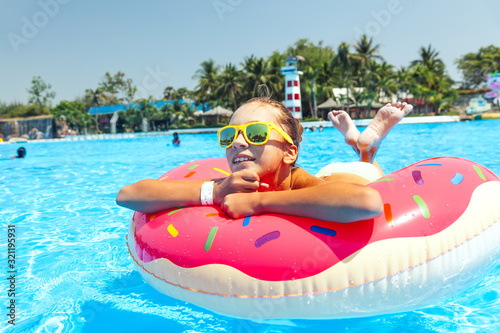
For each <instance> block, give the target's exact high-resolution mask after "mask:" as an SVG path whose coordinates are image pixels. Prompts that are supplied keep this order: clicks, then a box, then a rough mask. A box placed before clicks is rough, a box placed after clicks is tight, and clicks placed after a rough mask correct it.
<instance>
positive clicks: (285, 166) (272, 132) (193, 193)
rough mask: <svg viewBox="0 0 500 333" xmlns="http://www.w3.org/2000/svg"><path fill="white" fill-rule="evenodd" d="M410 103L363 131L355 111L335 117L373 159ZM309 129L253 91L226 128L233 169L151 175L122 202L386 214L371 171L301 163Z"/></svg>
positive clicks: (338, 217) (349, 216)
mask: <svg viewBox="0 0 500 333" xmlns="http://www.w3.org/2000/svg"><path fill="white" fill-rule="evenodd" d="M410 110H411V106H407V105H406V103H403V104H401V103H393V104H388V105H386V106H385V107H384V108H382V109H381V110H379V112H378V114H377V116H376V117H375V119H374V120H373V121H372V123H371V124H370V126H369V127H368V128H367V129H366V130H365V131H364V132H363V133H362V134H360V133H359V131H357V129H356V126H355V125H354V123H353V122H352V120H351V119H350V118H349V116H348V115H347V113H345V112H343V111H332V112H331V113H330V114H329V117H330V119H331V120H332V122H333V124H334V126H335V127H336V128H337V129H339V130H340V131H341V132H342V133H343V134H344V136H345V138H346V142H347V143H348V144H350V145H351V146H353V148H355V150H356V151H357V152H358V154H359V156H360V158H361V160H362V161H367V162H372V161H373V157H374V155H375V153H376V151H377V149H378V146H379V145H380V142H381V141H382V139H383V138H384V137H385V135H387V133H388V132H389V130H390V128H391V127H392V126H394V125H395V124H396V123H397V122H398V121H399V120H401V118H402V117H403V116H404V115H405V114H406V113H407V112H409V111H410ZM302 131H303V128H302V126H301V125H300V123H299V122H298V121H297V120H296V119H294V118H293V116H292V115H291V113H290V112H289V111H288V110H287V109H286V108H285V107H284V106H283V105H282V104H281V103H279V102H277V101H274V100H272V99H270V98H263V97H259V98H253V99H251V100H249V101H248V102H246V103H245V104H243V105H242V106H241V107H240V108H239V109H238V110H236V112H235V113H234V114H233V116H232V118H231V121H230V124H229V126H226V127H223V128H221V129H220V130H219V131H218V136H219V145H220V146H221V147H222V148H224V149H225V150H226V158H227V161H228V163H229V167H230V168H231V171H232V173H231V175H230V176H228V177H227V178H223V179H214V180H212V181H209V182H206V181H189V180H180V181H159V180H153V179H145V180H141V181H139V182H137V183H135V184H132V185H128V186H125V187H123V188H122V189H121V190H120V192H119V193H118V196H117V198H116V202H117V203H118V204H119V205H121V206H124V207H127V208H130V209H133V210H136V211H140V212H156V211H160V210H165V209H170V208H174V207H181V206H196V205H201V204H214V205H218V206H220V207H221V209H222V210H223V211H224V212H225V213H226V214H227V215H229V216H231V217H233V218H241V217H245V216H251V215H259V214H267V213H276V214H287V215H296V216H303V217H310V218H314V219H320V220H325V221H335V222H353V221H358V220H364V219H370V218H373V217H376V216H378V215H380V214H381V213H382V211H383V203H382V199H381V197H380V194H379V193H378V192H377V191H376V190H374V189H372V188H370V187H366V186H365V185H366V184H367V183H368V181H367V180H366V179H364V178H362V177H359V176H356V175H352V174H346V173H336V174H333V175H331V176H328V177H324V178H318V177H315V176H312V175H310V174H309V173H307V172H306V171H304V170H303V169H301V168H298V167H296V166H295V161H296V160H297V157H298V155H297V154H298V149H299V143H300V141H301V140H302V139H301V135H302ZM380 172H381V176H382V175H383V173H382V171H381V170H380Z"/></svg>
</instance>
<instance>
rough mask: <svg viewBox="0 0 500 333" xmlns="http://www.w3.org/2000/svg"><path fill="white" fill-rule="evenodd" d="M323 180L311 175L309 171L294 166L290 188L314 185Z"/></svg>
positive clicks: (295, 188)
mask: <svg viewBox="0 0 500 333" xmlns="http://www.w3.org/2000/svg"><path fill="white" fill-rule="evenodd" d="M324 182H325V181H324V180H323V179H321V178H318V177H316V176H313V175H311V174H310V173H309V172H307V171H306V170H304V169H302V168H299V167H294V168H293V169H292V190H297V189H299V188H304V187H310V186H316V185H319V184H322V183H324Z"/></svg>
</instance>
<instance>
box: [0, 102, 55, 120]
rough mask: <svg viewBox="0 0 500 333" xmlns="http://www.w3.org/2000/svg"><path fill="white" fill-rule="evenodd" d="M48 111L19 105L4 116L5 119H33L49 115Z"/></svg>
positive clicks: (37, 106)
mask: <svg viewBox="0 0 500 333" xmlns="http://www.w3.org/2000/svg"><path fill="white" fill-rule="evenodd" d="M49 114H50V110H49V108H48V107H46V106H44V107H40V106H39V105H19V106H17V107H15V108H14V109H12V110H10V111H9V112H8V113H6V114H5V115H4V117H6V118H24V117H34V116H40V115H49Z"/></svg>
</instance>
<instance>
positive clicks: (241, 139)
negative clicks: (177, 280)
mask: <svg viewBox="0 0 500 333" xmlns="http://www.w3.org/2000/svg"><path fill="white" fill-rule="evenodd" d="M242 147H248V142H247V140H245V136H244V135H243V131H239V133H238V135H237V136H236V139H234V141H233V148H242Z"/></svg>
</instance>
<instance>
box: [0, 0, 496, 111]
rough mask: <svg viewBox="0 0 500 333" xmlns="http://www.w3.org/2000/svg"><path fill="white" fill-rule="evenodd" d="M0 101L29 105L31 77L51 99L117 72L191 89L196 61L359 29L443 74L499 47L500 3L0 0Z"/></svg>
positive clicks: (397, 55)
mask: <svg viewBox="0 0 500 333" xmlns="http://www.w3.org/2000/svg"><path fill="white" fill-rule="evenodd" d="M0 4H1V8H2V11H1V13H0V22H1V23H0V62H1V64H2V65H1V66H0V101H3V102H12V101H14V100H17V101H22V102H25V103H26V102H27V98H28V94H27V93H26V89H27V88H29V87H30V83H31V79H32V78H33V76H41V77H42V79H43V80H44V81H45V82H47V83H50V84H51V85H52V89H53V90H54V91H55V92H56V93H57V95H56V98H55V100H54V102H56V103H57V102H58V101H60V100H64V99H66V100H71V99H74V98H75V97H77V96H82V95H83V94H84V91H85V89H87V88H92V89H95V88H96V87H97V86H98V83H99V82H100V81H101V80H102V78H103V76H104V74H105V73H106V72H110V73H111V74H114V73H116V72H118V71H122V72H124V73H125V74H126V76H127V77H129V78H132V79H133V81H134V84H135V85H137V86H138V87H139V91H140V92H139V94H145V95H153V96H154V97H156V98H159V97H161V95H162V91H163V88H164V87H166V86H173V87H175V88H179V87H183V86H184V87H187V88H189V89H193V88H194V87H195V86H196V80H195V79H193V78H192V76H193V75H194V74H195V72H196V70H197V69H198V68H199V65H200V63H201V62H202V61H204V60H207V59H209V58H212V59H214V60H215V61H216V63H217V64H220V65H223V64H226V63H228V62H232V63H236V64H239V63H240V62H242V61H243V59H244V57H246V56H250V55H252V54H254V55H255V56H258V57H266V56H269V55H270V54H271V53H272V52H273V51H275V50H278V51H281V52H283V51H285V50H286V48H287V47H288V46H290V45H292V44H293V43H295V42H296V41H297V40H298V39H299V38H309V39H310V40H311V41H312V42H314V43H317V42H319V41H323V43H324V45H330V46H332V47H333V48H334V49H336V48H337V46H338V44H339V43H340V42H342V41H345V42H348V43H350V44H352V43H353V42H354V39H355V37H356V35H357V34H359V32H365V33H366V34H367V35H368V36H372V37H373V38H374V41H375V43H378V44H380V54H381V55H382V56H383V57H384V58H385V60H386V61H387V62H388V63H390V64H393V65H395V66H398V67H399V66H401V65H404V66H407V65H408V64H409V63H410V62H411V61H412V60H414V59H417V58H418V50H419V48H420V47H421V46H427V45H429V44H431V45H432V46H433V47H434V48H435V49H436V50H437V51H439V56H440V57H441V58H442V59H443V60H444V62H445V64H446V66H447V70H448V73H449V74H450V75H451V76H452V78H454V79H455V80H459V79H460V75H459V72H458V71H457V69H456V66H455V64H454V61H455V60H456V59H457V58H459V57H460V56H462V55H464V54H466V53H468V52H477V51H478V50H479V48H480V47H483V46H488V45H491V44H494V45H496V46H500V1H498V0H475V1H463V0H456V1H451V0H450V1H444V0H381V1H379V0H359V1H345V0H343V1H337V0H316V1H314V0H313V1H303V0H287V1H285V0H192V1H189V0H185V1H173V0H169V1H159V0H148V1H129V0H121V1H118V0H109V1H96V0H87V1H83V0H40V1H7V0H0Z"/></svg>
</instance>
